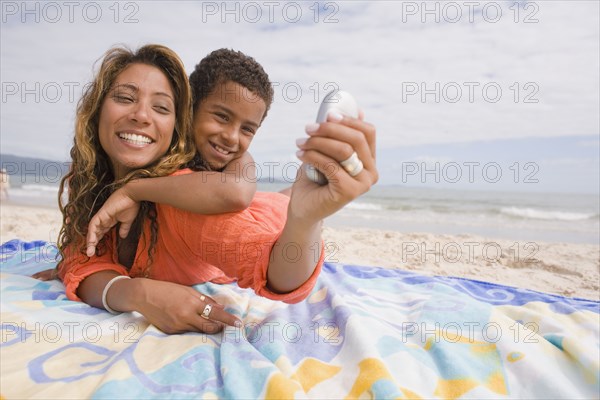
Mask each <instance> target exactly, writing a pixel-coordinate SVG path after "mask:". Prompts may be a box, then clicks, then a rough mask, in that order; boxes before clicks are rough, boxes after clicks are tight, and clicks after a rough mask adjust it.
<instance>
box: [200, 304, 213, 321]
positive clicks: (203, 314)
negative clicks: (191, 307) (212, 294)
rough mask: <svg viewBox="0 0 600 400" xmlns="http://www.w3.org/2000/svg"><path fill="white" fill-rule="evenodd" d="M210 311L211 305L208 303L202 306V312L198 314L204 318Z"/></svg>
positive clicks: (206, 317) (208, 315)
mask: <svg viewBox="0 0 600 400" xmlns="http://www.w3.org/2000/svg"><path fill="white" fill-rule="evenodd" d="M211 311H212V306H211V305H210V304H207V305H205V306H204V311H202V314H200V316H201V317H202V318H204V319H208V317H210V312H211Z"/></svg>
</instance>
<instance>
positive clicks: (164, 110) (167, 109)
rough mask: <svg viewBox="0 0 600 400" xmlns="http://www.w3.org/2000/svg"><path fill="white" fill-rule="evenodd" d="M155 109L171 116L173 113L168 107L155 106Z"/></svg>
mask: <svg viewBox="0 0 600 400" xmlns="http://www.w3.org/2000/svg"><path fill="white" fill-rule="evenodd" d="M154 108H155V109H156V110H157V111H158V112H159V113H161V114H169V113H170V112H171V109H170V108H169V107H166V106H155V107H154Z"/></svg>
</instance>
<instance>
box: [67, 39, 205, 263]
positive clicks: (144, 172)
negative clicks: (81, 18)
mask: <svg viewBox="0 0 600 400" xmlns="http://www.w3.org/2000/svg"><path fill="white" fill-rule="evenodd" d="M131 64H146V65H150V66H154V67H157V68H158V69H160V70H161V71H162V72H163V73H164V74H165V76H166V77H167V79H168V80H169V83H170V85H171V88H172V90H173V94H174V96H175V118H176V121H175V129H174V132H173V138H172V140H171V144H170V146H169V150H168V151H167V153H166V154H164V155H163V156H162V157H161V158H159V159H158V160H157V161H155V162H154V163H152V164H150V165H147V166H145V167H144V168H142V169H137V170H135V171H132V172H130V173H129V174H127V175H126V176H125V177H124V178H122V179H119V180H116V177H115V176H114V174H113V170H112V167H111V163H110V160H109V158H108V156H107V154H106V152H105V151H104V150H103V149H102V147H101V145H100V139H99V136H98V126H99V120H100V111H101V108H102V105H103V103H104V100H105V98H106V96H107V94H108V93H109V91H110V90H111V89H112V86H113V84H114V82H115V81H116V79H117V76H118V75H119V74H120V73H121V72H122V71H123V70H124V69H125V68H126V67H128V66H129V65H131ZM191 105H192V102H191V92H190V85H189V81H188V78H187V75H186V73H185V68H184V66H183V63H182V61H181V59H180V58H179V57H178V56H177V54H176V53H175V52H173V51H172V50H171V49H169V48H167V47H165V46H161V45H156V44H150V45H146V46H143V47H141V48H139V49H138V50H137V51H132V50H130V49H127V48H125V47H115V48H112V49H110V50H108V51H107V52H106V54H105V55H104V57H103V59H102V64H101V66H100V69H99V70H98V71H97V73H96V76H95V78H94V80H93V81H92V82H91V84H89V85H88V86H87V88H86V90H85V91H84V94H83V96H82V98H81V99H80V100H79V103H78V105H77V113H76V121H75V138H74V143H73V147H72V148H71V159H72V163H71V168H70V170H69V172H68V173H67V174H66V175H65V176H64V177H63V179H62V180H61V182H60V188H59V193H58V197H59V199H58V202H59V207H60V210H61V212H62V217H63V223H62V228H61V230H60V233H59V237H58V248H59V249H60V253H61V256H62V259H63V260H64V259H65V249H67V248H72V250H71V251H70V253H71V252H73V253H76V252H79V253H81V254H85V247H86V243H85V238H86V235H87V229H88V224H89V222H90V219H91V218H92V216H93V215H94V214H95V213H96V212H98V210H99V209H100V207H101V206H102V205H103V204H104V202H105V201H106V200H107V199H108V197H109V196H110V195H111V194H112V193H113V192H114V191H115V190H116V189H118V188H119V187H121V186H122V185H124V184H125V183H127V182H129V181H130V180H132V179H137V178H149V177H157V176H165V175H169V174H171V173H173V172H175V171H177V170H178V169H180V168H181V166H182V165H184V164H186V163H187V162H189V161H190V160H191V159H192V158H193V156H194V154H195V147H194V143H193V138H192V135H191V132H192V130H191V127H192V106H191ZM67 188H68V190H67ZM65 192H68V195H67V196H66V197H67V199H66V203H64V201H65V199H64V197H65V196H63V195H64V194H65ZM146 217H148V218H149V219H150V220H151V238H150V249H152V248H153V247H154V244H155V243H156V236H157V232H158V225H157V222H156V211H155V208H154V205H153V204H152V203H148V202H143V203H142V205H141V207H140V212H139V213H138V216H137V219H136V222H135V224H134V226H137V230H138V231H139V229H140V227H141V224H142V222H143V221H144V219H145V218H146ZM105 247H106V246H105V243H104V241H103V240H102V241H101V242H100V243H98V246H97V248H98V252H99V253H102V252H103V251H104V250H105ZM59 266H60V264H59Z"/></svg>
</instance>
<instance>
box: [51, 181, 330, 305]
mask: <svg viewBox="0 0 600 400" xmlns="http://www.w3.org/2000/svg"><path fill="white" fill-rule="evenodd" d="M288 202H289V198H288V197H287V196H284V195H282V194H280V193H268V192H258V193H256V195H255V197H254V200H253V201H252V203H251V204H250V206H249V207H248V208H247V209H246V210H244V211H241V212H235V213H226V214H217V215H201V214H193V213H190V212H187V211H182V210H179V209H177V208H174V207H171V206H167V205H161V204H157V205H156V212H157V221H158V238H157V241H156V244H155V246H154V254H153V256H152V264H151V265H150V264H149V262H150V260H149V252H148V247H149V238H150V222H149V221H146V223H145V225H144V229H143V234H142V236H141V238H140V241H139V244H138V248H137V252H136V256H135V260H134V262H133V265H132V267H131V269H129V270H127V269H126V268H125V267H124V266H123V265H121V264H119V261H118V255H117V251H116V249H117V246H116V230H115V229H114V228H113V229H112V230H111V231H110V233H109V234H108V235H107V237H106V251H105V252H104V253H103V255H101V256H94V257H91V258H88V257H86V256H85V255H83V254H79V253H77V254H73V255H71V254H67V255H66V257H65V261H64V262H62V263H61V266H60V269H59V276H60V278H61V279H62V281H63V283H64V284H65V288H66V293H67V297H68V298H69V299H71V300H79V301H81V299H80V298H79V297H78V296H77V294H76V293H77V287H78V286H79V283H80V282H81V281H82V280H83V279H85V278H86V277H87V276H89V275H91V274H93V273H95V272H98V271H105V270H112V271H116V272H118V273H119V274H121V275H129V276H131V277H132V278H133V277H147V278H151V279H156V280H163V281H169V282H175V283H179V284H182V285H188V286H189V285H195V284H198V283H204V282H214V283H229V282H233V281H236V280H237V282H238V285H239V286H240V287H243V288H252V289H253V290H254V291H255V292H256V293H257V294H258V295H260V296H264V297H267V298H270V299H273V300H281V301H284V302H286V303H296V302H299V301H301V300H303V299H304V298H306V297H307V296H308V294H309V293H310V291H311V290H312V288H313V287H314V285H315V283H316V280H317V277H318V275H319V273H320V271H321V266H322V264H323V260H324V251H321V256H320V258H319V259H317V258H316V257H315V262H316V263H317V266H316V268H315V271H314V272H313V274H312V275H311V277H310V278H309V279H308V280H307V281H306V282H304V283H303V284H302V285H301V286H300V287H299V288H297V289H296V290H294V291H293V292H289V293H284V294H278V293H274V292H272V291H270V290H269V289H267V288H266V283H267V267H268V265H269V257H270V253H271V249H272V248H273V245H274V244H275V242H276V241H277V239H278V238H279V236H280V235H281V232H282V230H283V227H284V225H285V221H286V216H287V206H288ZM319 245H320V246H321V249H322V244H319ZM290 246H293V244H290ZM311 251H312V249H311ZM291 253H292V252H291V251H290V254H291ZM294 254H296V253H294Z"/></svg>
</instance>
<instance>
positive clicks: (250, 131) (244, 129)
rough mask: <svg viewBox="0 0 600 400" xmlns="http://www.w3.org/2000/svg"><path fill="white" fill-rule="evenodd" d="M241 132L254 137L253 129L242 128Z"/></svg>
mask: <svg viewBox="0 0 600 400" xmlns="http://www.w3.org/2000/svg"><path fill="white" fill-rule="evenodd" d="M242 130H243V131H244V132H246V133H247V134H248V135H254V129H252V128H243V129H242Z"/></svg>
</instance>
